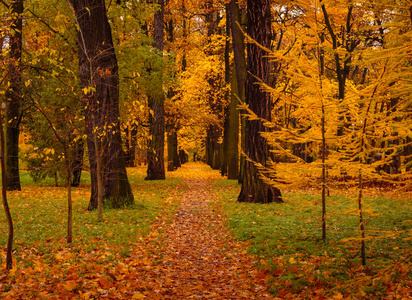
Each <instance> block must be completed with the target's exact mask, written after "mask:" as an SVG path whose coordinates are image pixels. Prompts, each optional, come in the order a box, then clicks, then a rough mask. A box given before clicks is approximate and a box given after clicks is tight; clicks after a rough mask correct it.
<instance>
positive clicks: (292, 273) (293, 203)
mask: <svg viewBox="0 0 412 300" xmlns="http://www.w3.org/2000/svg"><path fill="white" fill-rule="evenodd" d="M214 187H215V191H216V195H218V197H219V200H220V203H221V204H222V205H223V208H224V210H225V211H226V213H227V215H228V223H229V226H230V227H231V228H232V230H233V232H234V234H235V236H236V237H237V238H238V239H241V240H243V241H245V242H247V244H248V245H249V251H250V252H251V253H253V254H255V255H258V256H259V257H260V264H261V268H263V269H265V270H266V271H267V272H268V273H270V275H271V276H272V278H271V280H270V282H271V290H272V292H273V293H274V294H275V295H277V296H280V297H282V298H283V297H285V298H294V297H297V295H300V297H302V298H305V297H308V298H309V299H311V298H314V297H316V296H318V297H322V296H326V297H328V296H329V297H330V296H332V297H336V298H337V299H340V297H343V298H345V299H346V298H348V297H357V298H373V299H379V298H386V297H396V295H398V296H399V295H408V293H409V291H411V289H412V281H411V280H412V275H411V260H412V258H411V237H412V222H411V220H412V214H411V213H412V202H411V200H412V199H410V198H409V197H408V196H407V195H405V197H404V198H403V199H399V198H392V197H390V196H386V197H382V196H375V197H370V198H366V199H365V210H366V214H365V215H366V217H365V226H366V230H367V236H368V240H367V242H366V253H367V266H366V267H362V265H361V261H360V258H359V256H360V254H359V253H360V250H359V249H360V240H359V236H360V233H359V230H358V228H359V217H358V215H357V210H356V209H355V208H356V200H355V194H356V192H353V196H352V195H351V194H352V192H350V191H349V192H347V193H341V194H342V195H341V196H335V197H329V198H328V199H327V210H328V216H327V222H328V226H327V239H326V241H322V240H321V236H322V233H321V203H320V194H318V195H309V194H308V192H307V191H306V192H305V193H303V192H302V193H299V192H294V193H291V192H289V193H284V197H285V198H286V202H285V203H284V204H245V203H242V204H241V203H236V197H237V196H238V194H239V186H238V184H237V181H230V180H219V181H217V182H216V183H215V186H214ZM410 296H411V297H412V294H411V295H410ZM300 297H299V298H300Z"/></svg>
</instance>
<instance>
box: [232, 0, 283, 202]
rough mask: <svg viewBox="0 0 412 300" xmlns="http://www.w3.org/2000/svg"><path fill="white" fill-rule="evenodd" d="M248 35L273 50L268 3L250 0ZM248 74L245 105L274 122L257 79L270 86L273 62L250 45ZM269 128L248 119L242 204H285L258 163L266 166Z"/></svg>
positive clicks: (267, 96) (269, 100)
mask: <svg viewBox="0 0 412 300" xmlns="http://www.w3.org/2000/svg"><path fill="white" fill-rule="evenodd" d="M247 5H248V29H247V32H248V35H249V36H250V37H251V38H252V39H254V40H255V41H256V42H258V43H259V44H261V45H262V46H264V47H266V48H269V49H270V47H271V37H272V31H271V12H270V1H269V0H254V1H252V0H248V1H247ZM247 50H248V55H247V69H248V72H247V75H246V104H247V105H248V106H249V108H250V109H251V110H252V111H253V112H254V113H255V114H256V115H257V116H258V117H260V118H263V119H266V120H269V121H270V120H271V110H272V103H271V98H270V95H269V94H268V93H266V92H264V91H263V90H262V89H261V88H260V85H259V81H258V79H257V78H259V79H261V80H262V81H263V82H265V83H267V84H269V83H270V82H269V79H270V77H269V76H270V61H269V59H268V57H267V53H266V52H265V51H264V50H263V49H261V48H260V47H258V46H257V45H255V44H254V43H249V44H248V47H247ZM265 131H268V129H267V128H266V127H265V126H264V125H263V124H262V122H261V121H255V120H249V119H247V120H246V128H245V135H246V144H245V154H246V156H247V157H248V159H247V161H246V165H245V176H244V179H243V184H242V189H241V192H240V195H239V197H238V201H239V202H255V203H270V202H273V201H275V202H283V201H282V198H281V193H280V190H279V189H277V188H275V187H272V186H269V185H267V184H266V183H265V182H264V181H263V179H262V177H263V176H264V173H265V171H264V170H263V169H262V168H258V167H257V164H260V165H262V166H263V167H265V166H266V162H267V160H268V158H269V149H268V145H267V143H266V140H265V139H264V138H263V137H262V136H261V133H262V132H265Z"/></svg>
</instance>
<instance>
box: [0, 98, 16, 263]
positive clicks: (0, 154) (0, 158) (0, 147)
mask: <svg viewBox="0 0 412 300" xmlns="http://www.w3.org/2000/svg"><path fill="white" fill-rule="evenodd" d="M4 106H5V104H4V103H3V104H2V109H4ZM4 154H5V151H4V132H3V114H2V112H1V111H0V167H1V183H2V186H1V187H2V193H1V194H2V199H3V207H4V213H5V214H6V218H7V225H8V229H9V236H8V239H7V250H6V269H7V270H11V269H12V268H13V256H12V249H13V234H14V229H13V219H12V217H11V213H10V207H9V203H8V201H7V189H6V185H7V184H6V183H7V177H6V172H4V169H5V167H6V164H5V161H4Z"/></svg>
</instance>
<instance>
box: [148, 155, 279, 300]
mask: <svg viewBox="0 0 412 300" xmlns="http://www.w3.org/2000/svg"><path fill="white" fill-rule="evenodd" d="M208 168H209V167H208V166H206V165H202V164H195V163H189V164H186V165H184V166H182V168H181V170H180V171H179V172H176V173H177V174H176V175H173V176H179V177H180V176H184V178H183V183H182V184H183V189H184V192H183V196H182V198H181V202H180V207H179V209H178V210H177V212H176V214H175V216H174V217H173V218H172V220H171V222H170V223H169V224H167V225H166V228H163V226H165V224H164V223H162V221H160V220H159V221H158V222H156V223H157V224H156V223H155V224H154V225H153V231H152V233H151V234H150V235H149V236H151V237H152V238H153V237H155V239H153V241H155V244H156V240H157V243H158V240H159V239H156V237H158V236H163V237H165V244H164V245H162V246H161V247H160V248H159V247H158V248H157V251H154V252H152V253H156V252H157V253H156V254H153V255H154V256H156V257H157V264H155V265H153V266H151V267H149V268H148V269H149V270H148V273H146V276H147V277H146V278H144V281H145V282H147V283H148V285H150V286H151V289H150V293H148V290H147V289H146V293H144V294H145V296H147V297H148V298H150V299H271V298H272V297H271V296H270V294H269V293H268V292H267V289H266V287H265V280H264V279H263V278H265V276H260V275H261V274H260V273H259V272H258V270H257V269H256V268H255V266H254V259H253V258H252V257H250V256H248V255H247V254H246V251H245V247H244V246H242V245H241V244H239V243H237V242H235V241H234V239H233V237H232V235H231V233H230V231H229V230H228V229H227V227H226V225H225V219H224V217H223V216H222V214H221V211H220V209H219V206H218V205H216V195H215V194H214V193H213V191H212V188H211V184H212V182H213V180H214V179H216V178H221V177H220V176H219V177H217V175H218V173H217V172H215V171H214V172H212V171H210V169H208ZM159 228H160V231H159ZM162 230H163V233H159V232H161V231H162ZM162 240H163V238H162ZM153 241H152V243H151V244H152V246H153ZM159 252H160V253H159ZM150 261H153V257H152V259H150ZM153 281H155V285H156V287H153ZM149 282H151V284H149Z"/></svg>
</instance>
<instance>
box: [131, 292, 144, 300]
mask: <svg viewBox="0 0 412 300" xmlns="http://www.w3.org/2000/svg"><path fill="white" fill-rule="evenodd" d="M132 299H144V295H143V294H140V293H139V292H137V293H134V295H133V297H132Z"/></svg>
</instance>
